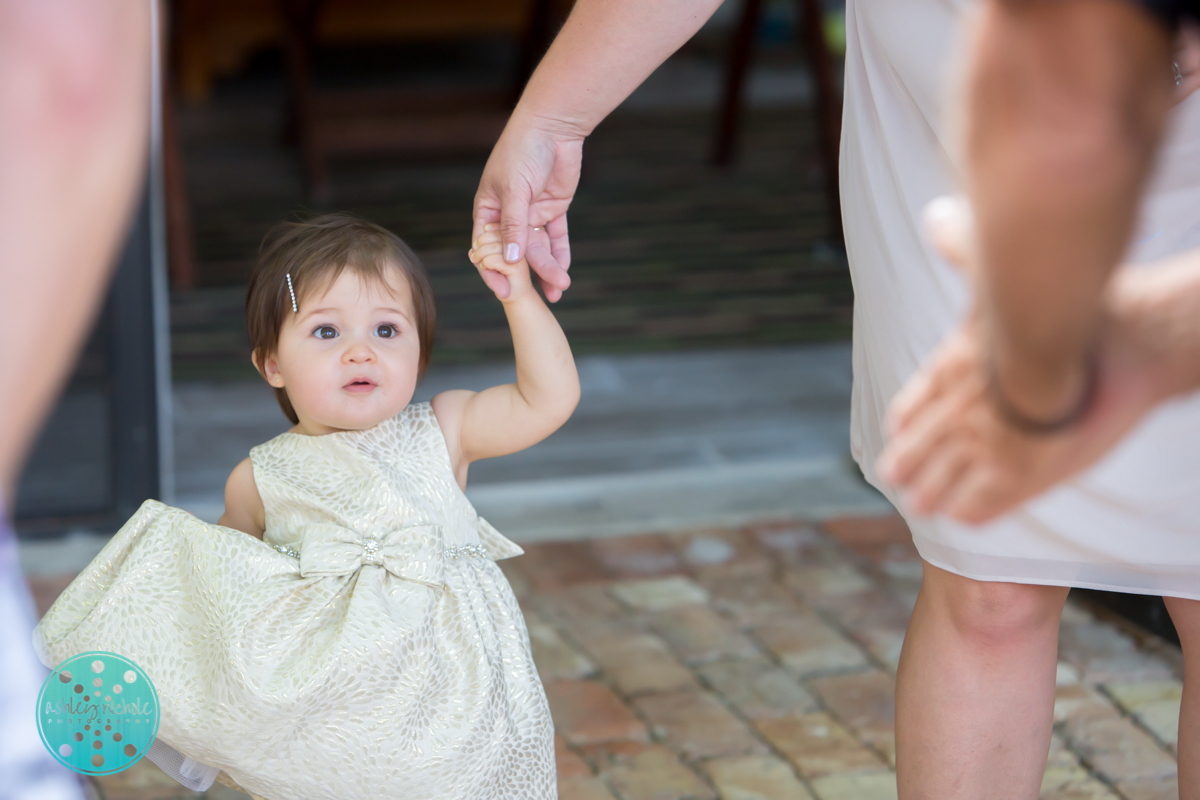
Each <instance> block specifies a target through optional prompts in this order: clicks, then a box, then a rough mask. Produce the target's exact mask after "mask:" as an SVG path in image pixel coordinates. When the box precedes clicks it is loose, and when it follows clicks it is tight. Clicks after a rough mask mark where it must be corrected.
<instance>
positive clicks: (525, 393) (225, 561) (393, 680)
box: [35, 215, 579, 800]
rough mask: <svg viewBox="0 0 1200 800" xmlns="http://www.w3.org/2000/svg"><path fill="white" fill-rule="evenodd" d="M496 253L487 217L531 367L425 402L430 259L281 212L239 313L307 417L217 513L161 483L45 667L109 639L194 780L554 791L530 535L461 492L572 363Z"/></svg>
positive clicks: (305, 788)
mask: <svg viewBox="0 0 1200 800" xmlns="http://www.w3.org/2000/svg"><path fill="white" fill-rule="evenodd" d="M500 249H501V244H500V236H499V234H498V233H497V232H496V231H495V230H494V226H491V227H489V229H488V230H487V231H486V232H485V233H484V234H483V235H482V236H481V237H480V239H478V240H477V241H476V242H475V243H474V249H473V250H472V251H471V259H472V261H473V262H474V263H475V264H476V266H477V267H478V268H479V269H480V270H481V271H482V270H485V269H493V270H496V271H498V272H501V273H503V274H504V275H506V276H507V278H508V281H509V284H510V286H511V292H510V294H509V295H508V297H506V298H504V299H503V300H502V302H503V304H504V310H505V313H506V314H507V316H508V320H509V325H510V326H511V329H512V337H513V345H514V349H515V352H516V363H517V382H516V383H515V384H510V385H506V386H496V387H493V388H491V389H488V390H486V391H483V392H478V393H476V392H469V391H448V392H443V393H442V394H439V395H437V396H436V397H434V398H433V401H432V402H430V403H419V404H414V405H409V401H410V400H411V399H412V395H413V391H414V389H415V387H416V385H417V381H418V380H419V379H420V377H421V375H422V373H423V372H424V371H425V367H426V365H427V364H428V362H429V353H430V348H431V344H432V337H433V330H434V304H433V297H432V293H431V291H430V288H429V282H428V279H427V278H426V276H425V273H424V270H423V268H422V267H421V264H420V262H419V261H418V260H417V258H416V256H415V255H414V254H413V253H412V251H411V250H410V249H409V248H408V247H407V246H406V245H405V244H404V243H403V242H402V241H400V239H399V238H397V237H396V236H395V235H393V234H391V233H389V232H388V231H386V230H384V229H383V228H380V227H378V226H376V225H372V224H370V223H367V222H363V221H361V220H358V219H354V218H352V217H348V216H342V215H330V216H325V217H320V218H317V219H313V220H310V221H308V222H304V223H297V224H288V225H284V226H281V227H280V228H279V229H277V231H276V233H275V234H274V235H273V236H271V237H269V238H268V241H267V243H266V245H265V248H264V251H263V254H262V256H261V258H260V260H259V263H258V266H257V267H256V269H255V271H254V275H253V277H252V278H251V281H250V289H249V296H248V298H247V302H246V317H247V327H248V330H249V333H250V338H251V343H252V346H253V353H254V355H253V358H254V364H255V366H256V367H257V368H258V370H259V372H260V373H261V374H262V376H263V377H264V378H265V379H266V381H267V382H268V383H269V384H270V385H271V386H273V387H274V388H275V392H276V395H277V397H278V399H279V404H280V406H281V407H282V408H283V411H284V413H285V414H286V415H287V416H288V418H289V419H290V420H291V421H292V422H293V423H295V424H294V427H292V428H291V430H289V431H288V432H286V433H284V434H282V435H280V436H278V437H276V438H275V439H272V440H271V441H269V442H267V443H266V444H263V445H259V446H258V447H256V448H254V449H253V450H251V451H250V457H249V458H247V459H246V460H245V461H243V462H242V463H241V464H239V465H238V466H237V467H236V468H235V469H234V470H233V473H232V474H231V475H230V476H229V481H228V483H227V484H226V487H225V514H224V516H222V518H221V521H220V523H221V524H220V525H210V524H207V523H204V522H201V521H200V520H198V519H196V518H195V517H193V516H191V515H190V514H188V513H186V512H184V511H181V510H179V509H175V508H170V507H168V506H165V505H163V504H161V503H158V502H155V501H152V500H151V501H147V502H146V503H145V504H144V505H143V506H142V508H141V509H140V510H139V511H138V512H137V514H135V515H134V517H133V518H132V519H130V520H129V522H128V523H126V524H125V526H124V527H123V528H122V529H121V530H120V531H119V532H118V533H117V534H116V536H115V537H113V539H112V541H110V542H109V543H108V545H107V546H106V547H105V548H104V550H103V551H101V553H100V555H99V556H97V557H96V559H95V560H94V561H93V562H92V563H91V564H90V565H89V566H88V567H87V569H85V570H84V571H83V572H82V573H81V574H80V575H79V577H77V578H76V579H75V581H74V582H73V583H72V584H71V585H70V587H68V589H67V590H66V591H65V592H64V593H63V595H62V596H61V597H60V598H59V599H58V601H57V602H56V603H55V604H54V606H53V607H52V608H51V609H50V611H49V612H48V613H47V614H46V616H45V618H44V619H43V620H42V622H41V624H40V625H39V626H38V629H37V631H36V632H35V646H36V647H37V649H38V653H39V655H40V657H41V658H42V661H43V662H44V663H45V664H46V665H47V666H50V667H53V666H54V665H56V664H59V663H61V662H62V661H63V660H65V659H67V658H69V657H71V656H73V655H76V654H78V653H81V652H86V651H91V650H107V651H112V652H116V653H119V654H121V655H123V656H126V657H128V658H130V659H131V660H132V661H134V662H135V663H137V664H138V665H140V666H141V667H142V668H143V669H144V670H145V671H146V673H147V674H148V675H149V676H150V678H151V680H152V681H153V682H154V684H155V687H156V689H157V691H158V695H159V698H160V723H159V730H158V739H159V742H158V743H156V745H155V750H154V751H152V752H151V755H152V756H156V757H155V759H154V760H155V761H157V762H159V763H160V764H164V765H166V767H167V768H168V771H171V772H172V773H173V774H175V775H176V776H177V777H180V778H181V779H182V781H183V782H184V783H186V784H189V785H191V786H192V788H206V785H205V783H206V781H205V778H207V783H208V784H211V781H212V778H213V777H214V776H217V775H218V772H221V773H223V775H220V776H218V777H219V778H220V779H221V780H223V781H224V782H227V783H229V784H231V785H236V786H239V787H241V788H243V789H244V790H245V791H247V792H249V793H251V794H252V795H253V796H255V797H261V798H268V800H306V799H308V798H311V799H312V800H317V799H318V798H320V799H321V800H326V799H329V798H333V799H337V798H345V799H346V800H360V798H368V797H380V798H404V799H405V800H416V798H447V799H449V798H455V799H457V800H460V799H461V798H471V800H480V799H482V798H496V799H497V800H516V799H518V798H521V799H524V798H529V799H530V800H551V799H552V798H554V797H555V796H556V791H555V770H554V752H553V747H554V745H553V727H552V725H551V721H550V714H549V710H548V706H547V704H546V698H545V694H544V692H543V690H542V685H541V683H540V681H539V680H538V675H537V671H536V670H535V668H534V664H533V659H532V657H531V656H530V651H529V637H528V633H527V631H526V629H525V623H524V620H523V619H522V617H521V610H520V608H519V607H518V606H517V602H516V599H515V598H514V596H513V593H512V590H511V589H510V588H509V585H508V583H507V581H506V580H505V579H504V575H503V574H502V573H501V572H500V569H499V568H498V567H497V566H496V563H495V560H496V559H502V558H509V557H511V556H516V555H520V554H521V552H522V551H521V548H520V547H518V546H517V545H515V544H513V543H512V542H510V541H509V540H508V539H506V538H504V537H503V536H501V535H500V534H499V533H498V532H497V531H496V530H495V529H494V528H492V526H491V525H489V524H488V523H487V522H485V521H484V520H482V519H480V518H479V516H478V515H477V514H476V513H475V509H474V508H472V506H471V503H470V502H469V501H468V500H467V498H466V496H465V495H464V494H463V487H464V486H465V484H466V479H467V469H468V467H469V465H470V464H471V462H472V461H475V460H477V459H481V458H491V457H494V456H500V455H504V454H506V453H512V452H516V451H518V450H522V449H524V448H526V447H529V446H530V445H532V444H534V443H536V442H538V441H540V440H541V439H544V438H545V437H546V436H548V435H549V434H550V433H552V432H553V431H554V430H556V429H557V428H558V427H559V426H560V425H562V424H563V422H565V421H566V419H567V418H568V417H569V416H570V414H571V412H572V411H573V410H574V408H575V404H576V402H577V401H578V399H579V381H578V376H577V375H576V371H575V364H574V361H573V359H572V357H571V351H570V348H569V347H568V345H567V341H566V337H565V336H564V335H563V332H562V330H561V328H559V326H558V323H557V321H556V320H555V319H554V316H553V315H552V314H551V313H550V311H549V309H548V308H547V307H546V305H545V304H544V303H543V302H542V300H541V298H540V297H539V296H538V294H537V292H536V290H535V289H534V288H533V285H532V283H531V282H530V276H529V270H528V266H527V264H526V263H525V262H524V261H522V262H519V263H517V264H508V263H506V262H505V261H504V260H503V258H502V257H501V255H500ZM172 749H173V750H172ZM173 751H177V753H176V752H173ZM164 754H165V756H166V757H164ZM172 757H173V758H172Z"/></svg>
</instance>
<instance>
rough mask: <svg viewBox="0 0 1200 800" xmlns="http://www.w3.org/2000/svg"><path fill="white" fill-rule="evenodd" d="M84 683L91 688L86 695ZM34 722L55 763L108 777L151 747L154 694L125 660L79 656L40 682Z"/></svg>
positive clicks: (101, 655)
mask: <svg viewBox="0 0 1200 800" xmlns="http://www.w3.org/2000/svg"><path fill="white" fill-rule="evenodd" d="M85 675H90V676H92V679H91V680H90V681H88V680H87V678H84V677H83V676H85ZM72 676H75V677H72ZM85 681H86V682H87V683H90V684H91V685H92V686H93V687H95V688H94V689H93V690H92V691H85V689H84V687H83V685H82V684H83V682H85ZM101 694H103V699H101ZM37 722H38V732H39V733H40V734H41V736H42V743H43V744H45V745H46V749H47V750H49V751H50V753H51V755H53V756H54V758H55V759H56V760H57V761H58V762H59V763H60V764H62V765H63V766H65V767H67V768H68V769H72V770H74V771H76V772H80V773H83V774H84V775H110V774H112V773H114V772H120V771H121V770H124V769H128V768H129V767H131V766H133V765H134V764H135V763H137V762H138V761H139V760H140V759H141V757H142V756H144V755H145V754H146V751H147V750H149V749H150V745H151V744H153V743H154V737H155V735H156V734H157V733H158V693H157V692H156V691H155V690H154V684H153V683H152V682H151V681H150V678H149V677H148V676H147V675H146V673H145V672H143V671H142V669H141V667H139V666H138V665H137V664H134V663H133V662H132V661H130V660H129V659H128V658H125V657H124V656H120V655H117V654H116V653H106V652H103V651H101V652H92V653H81V654H79V655H77V656H74V657H73V658H69V659H67V660H66V661H64V662H63V663H61V664H59V665H58V667H57V668H56V669H55V670H54V671H53V672H51V673H50V675H49V676H48V677H47V678H46V681H45V682H44V683H43V684H42V691H41V694H39V695H38V705H37ZM85 734H86V736H85ZM87 740H90V742H91V744H90V746H87Z"/></svg>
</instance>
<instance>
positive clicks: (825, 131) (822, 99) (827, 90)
mask: <svg viewBox="0 0 1200 800" xmlns="http://www.w3.org/2000/svg"><path fill="white" fill-rule="evenodd" d="M799 5H800V8H799V11H800V15H801V20H802V23H803V27H804V35H805V40H806V41H805V44H806V45H807V47H805V51H806V53H807V54H808V63H809V67H810V68H811V69H812V74H813V79H814V81H815V83H816V90H817V97H816V100H817V102H816V111H817V124H818V136H819V141H820V147H821V160H822V162H823V163H824V167H825V170H824V171H825V196H826V198H827V201H828V203H829V214H830V235H831V236H832V238H833V240H834V241H836V242H843V241H845V236H844V234H843V231H842V204H841V192H840V191H839V189H838V153H839V150H840V148H841V139H842V100H841V93H840V92H839V91H838V88H837V85H836V82H835V81H834V77H833V75H834V72H833V57H832V56H831V54H830V52H829V46H828V44H827V43H826V42H825V27H824V19H823V16H824V12H823V9H822V7H821V2H820V0H799Z"/></svg>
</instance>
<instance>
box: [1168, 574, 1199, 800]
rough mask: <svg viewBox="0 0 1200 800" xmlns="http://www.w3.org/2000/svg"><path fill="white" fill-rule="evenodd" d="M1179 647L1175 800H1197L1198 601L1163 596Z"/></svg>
mask: <svg viewBox="0 0 1200 800" xmlns="http://www.w3.org/2000/svg"><path fill="white" fill-rule="evenodd" d="M1163 600H1164V601H1165V602H1166V604H1167V610H1168V611H1170V612H1171V621H1172V622H1174V623H1175V630H1176V631H1178V632H1179V643H1180V645H1182V647H1183V703H1182V704H1181V705H1180V708H1179V800H1200V602H1197V601H1195V600H1181V599H1180V598H1178V597H1164V598H1163Z"/></svg>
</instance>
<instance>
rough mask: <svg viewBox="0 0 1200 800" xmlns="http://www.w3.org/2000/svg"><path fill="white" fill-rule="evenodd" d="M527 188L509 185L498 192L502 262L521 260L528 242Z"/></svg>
mask: <svg viewBox="0 0 1200 800" xmlns="http://www.w3.org/2000/svg"><path fill="white" fill-rule="evenodd" d="M530 200H531V198H530V196H529V188H528V186H523V185H522V184H517V185H516V186H513V185H511V184H510V185H509V186H508V187H507V188H506V189H504V190H502V191H501V192H500V235H501V237H502V238H503V239H504V260H505V261H507V262H508V263H510V264H515V263H516V262H518V261H520V260H521V254H522V253H524V252H525V245H526V243H527V242H528V240H529V202H530Z"/></svg>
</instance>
